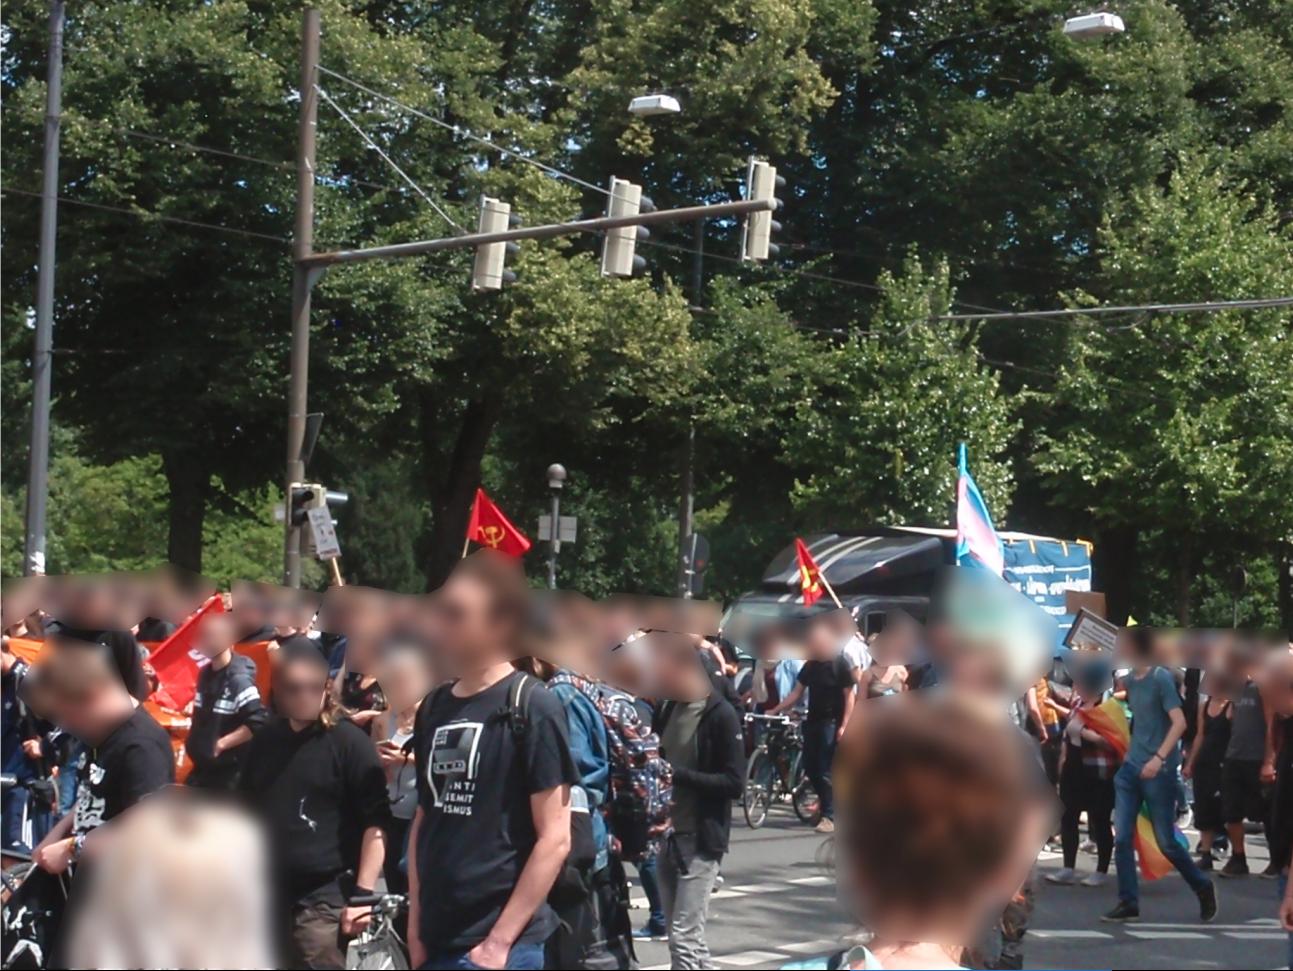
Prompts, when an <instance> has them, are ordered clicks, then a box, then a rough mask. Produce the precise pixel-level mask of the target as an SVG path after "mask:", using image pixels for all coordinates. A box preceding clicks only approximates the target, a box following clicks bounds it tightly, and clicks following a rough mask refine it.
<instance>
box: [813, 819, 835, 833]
mask: <svg viewBox="0 0 1293 971" xmlns="http://www.w3.org/2000/svg"><path fill="white" fill-rule="evenodd" d="M813 828H814V829H815V830H816V831H817V832H819V833H833V832H835V823H834V822H832V821H831V820H829V819H825V818H823V819H822V820H820V821H819V822H818V823H817V825H816V826H814V827H813Z"/></svg>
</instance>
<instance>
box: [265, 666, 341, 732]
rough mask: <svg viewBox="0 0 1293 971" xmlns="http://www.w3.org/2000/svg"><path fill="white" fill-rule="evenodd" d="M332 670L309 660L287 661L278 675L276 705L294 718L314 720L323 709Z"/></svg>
mask: <svg viewBox="0 0 1293 971" xmlns="http://www.w3.org/2000/svg"><path fill="white" fill-rule="evenodd" d="M327 693H328V673H327V671H326V670H324V669H323V668H321V667H320V666H319V665H316V664H310V663H309V662H307V661H287V662H285V663H284V664H282V665H281V666H280V667H279V669H278V671H277V672H276V673H275V676H274V704H275V706H276V707H277V708H278V710H279V712H281V713H282V714H283V715H285V716H286V717H288V718H290V719H292V720H293V721H301V722H312V721H314V720H315V719H317V718H318V717H319V714H320V712H322V711H323V704H324V700H325V698H326V697H327Z"/></svg>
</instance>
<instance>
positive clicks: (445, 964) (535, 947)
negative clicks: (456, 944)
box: [422, 944, 543, 971]
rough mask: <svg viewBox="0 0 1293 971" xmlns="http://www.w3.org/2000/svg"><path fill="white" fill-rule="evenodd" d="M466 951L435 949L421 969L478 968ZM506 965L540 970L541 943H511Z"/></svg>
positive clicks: (521, 970) (520, 969)
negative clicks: (468, 958)
mask: <svg viewBox="0 0 1293 971" xmlns="http://www.w3.org/2000/svg"><path fill="white" fill-rule="evenodd" d="M468 953H470V952H468V951H436V952H434V953H432V954H430V955H428V956H427V961H426V964H424V965H422V971H463V969H470V968H478V967H480V965H478V964H472V963H471V962H470V961H468V960H467V955H468ZM507 966H508V968H509V969H515V971H542V969H543V945H542V944H513V945H512V950H511V951H510V952H509V953H508V955H507Z"/></svg>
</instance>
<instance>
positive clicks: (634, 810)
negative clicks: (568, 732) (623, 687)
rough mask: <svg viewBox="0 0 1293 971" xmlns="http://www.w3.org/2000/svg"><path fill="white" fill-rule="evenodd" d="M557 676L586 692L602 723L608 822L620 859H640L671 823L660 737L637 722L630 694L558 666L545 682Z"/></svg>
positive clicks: (669, 780) (669, 776)
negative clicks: (608, 777)
mask: <svg viewBox="0 0 1293 971" xmlns="http://www.w3.org/2000/svg"><path fill="white" fill-rule="evenodd" d="M562 682H564V683H565V684H569V685H571V686H573V687H574V688H575V689H576V690H578V691H579V692H580V693H581V694H582V695H584V697H586V698H588V700H589V701H591V702H592V703H593V705H594V707H596V709H597V711H598V713H599V714H600V715H601V716H602V721H603V722H605V724H606V735H607V741H608V744H609V749H610V763H611V795H610V800H609V802H608V805H607V823H608V824H609V826H610V831H611V834H612V835H613V836H614V837H615V838H616V839H617V840H619V843H620V856H621V857H622V858H623V859H625V860H628V861H630V862H636V861H638V860H642V859H645V858H646V857H648V856H650V855H651V854H653V853H654V852H655V851H656V849H657V848H658V847H659V845H660V842H661V841H662V840H663V839H664V838H665V837H666V836H668V835H669V832H670V830H671V829H672V828H673V824H672V819H671V815H670V814H671V810H672V806H673V768H672V767H671V766H670V765H669V763H668V762H667V761H665V759H664V758H663V757H662V756H661V755H660V739H659V737H658V736H657V735H656V733H655V732H653V731H651V730H650V729H649V728H647V727H646V726H645V725H644V724H643V723H642V716H641V715H639V714H638V710H637V708H636V706H635V705H634V703H633V698H632V697H631V696H629V695H627V694H625V693H624V692H623V691H619V690H617V689H615V688H612V687H611V686H610V685H606V684H602V683H600V682H597V681H590V680H588V679H587V678H584V677H581V676H580V675H578V674H574V673H573V672H570V671H559V672H558V673H557V674H556V675H554V676H553V678H552V680H551V681H550V682H549V683H550V684H551V683H562Z"/></svg>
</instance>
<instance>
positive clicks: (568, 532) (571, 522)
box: [539, 516, 579, 543]
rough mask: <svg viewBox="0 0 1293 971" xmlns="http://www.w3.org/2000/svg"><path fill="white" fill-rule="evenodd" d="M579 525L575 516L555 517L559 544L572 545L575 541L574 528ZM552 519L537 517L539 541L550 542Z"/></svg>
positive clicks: (549, 517)
mask: <svg viewBox="0 0 1293 971" xmlns="http://www.w3.org/2000/svg"><path fill="white" fill-rule="evenodd" d="M578 524H579V519H578V517H577V516H559V517H557V537H556V538H557V540H558V542H561V543H573V542H574V541H575V533H576V528H577V526H578ZM552 538H553V537H552V517H551V516H540V517H539V539H540V540H546V541H547V542H549V543H551V542H552Z"/></svg>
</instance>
